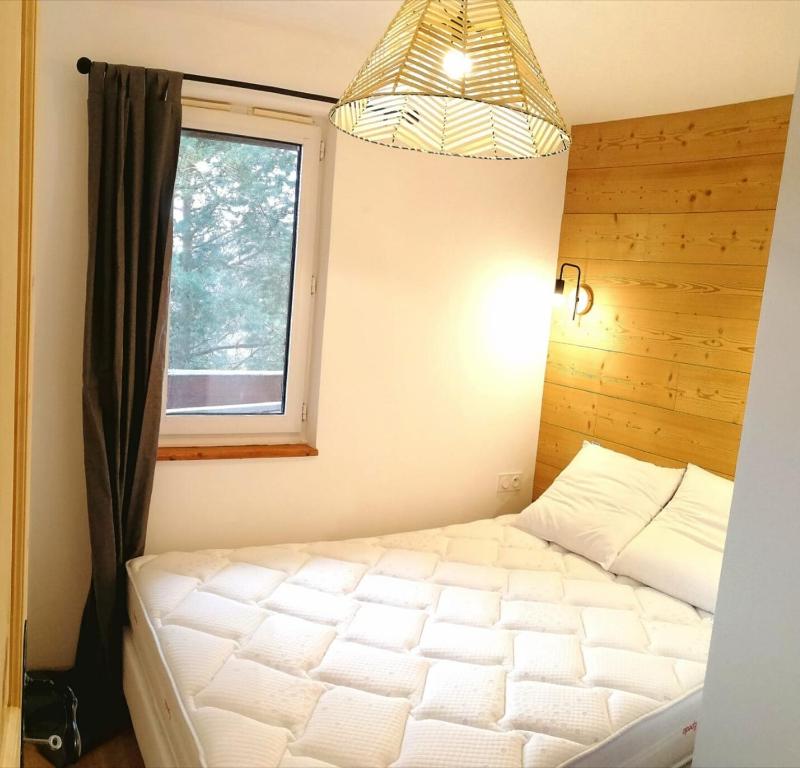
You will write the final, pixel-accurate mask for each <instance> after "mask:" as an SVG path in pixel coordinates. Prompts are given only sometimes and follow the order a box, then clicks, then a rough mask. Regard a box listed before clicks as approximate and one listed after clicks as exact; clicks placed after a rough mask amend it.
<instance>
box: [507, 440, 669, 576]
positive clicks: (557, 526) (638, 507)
mask: <svg viewBox="0 0 800 768" xmlns="http://www.w3.org/2000/svg"><path fill="white" fill-rule="evenodd" d="M683 472H684V471H683V470H682V469H667V468H665V467H657V466H656V465H655V464H648V463H647V462H646V461H639V460H638V459H634V458H631V457H630V456H626V455H625V454H623V453H617V452H616V451H610V450H608V449H607V448H601V447H600V446H599V445H594V444H593V443H588V442H585V443H584V444H583V448H581V450H580V451H579V452H578V455H577V456H576V457H575V458H574V459H573V460H572V461H571V462H570V463H569V465H568V466H567V468H566V469H565V470H564V471H563V472H562V473H561V474H560V475H559V476H558V477H557V478H556V479H555V481H554V482H553V484H552V485H551V486H550V487H549V488H548V489H547V490H546V491H545V492H544V493H543V494H542V495H541V496H540V497H539V498H538V499H537V500H536V501H534V502H533V504H531V505H530V506H529V507H528V508H527V509H524V510H523V511H522V512H521V514H520V516H519V519H518V520H517V522H516V523H514V525H516V526H517V527H518V528H522V530H525V531H529V532H530V533H532V534H534V535H535V536H538V537H539V538H542V539H546V540H547V541H554V542H556V543H557V544H560V545H561V546H562V547H565V548H566V549H569V550H571V551H572V552H577V553H578V554H579V555H583V556H584V557H588V558H589V559H590V560H594V561H595V562H596V563H600V565H602V566H603V568H608V566H609V565H611V563H612V562H614V559H615V558H616V557H617V555H618V554H619V553H620V550H621V549H622V548H623V547H624V546H625V545H626V544H627V543H628V542H629V541H630V540H631V539H632V538H633V537H634V536H635V535H636V534H637V533H639V531H641V530H642V528H644V527H645V526H646V525H647V524H648V523H649V522H650V521H651V520H652V519H653V517H654V516H655V515H656V514H658V512H659V510H661V508H662V507H663V506H664V505H665V504H666V503H667V502H668V501H669V500H670V498H671V497H672V494H673V493H675V489H676V488H677V487H678V483H680V481H681V478H682V477H683Z"/></svg>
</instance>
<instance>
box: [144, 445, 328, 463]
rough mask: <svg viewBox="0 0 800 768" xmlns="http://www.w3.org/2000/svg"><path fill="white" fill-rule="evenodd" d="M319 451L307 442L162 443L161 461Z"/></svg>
mask: <svg viewBox="0 0 800 768" xmlns="http://www.w3.org/2000/svg"><path fill="white" fill-rule="evenodd" d="M318 455H319V451H318V450H317V449H316V448H314V446H312V445H307V444H306V443H285V444H283V445H191V446H189V445H180V446H170V445H162V446H161V447H160V448H159V449H158V460H159V461H208V460H220V459H286V458H298V457H302V456H318Z"/></svg>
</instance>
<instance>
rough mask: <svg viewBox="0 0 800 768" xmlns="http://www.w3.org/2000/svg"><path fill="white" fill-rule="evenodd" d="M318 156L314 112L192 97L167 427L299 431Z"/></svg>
mask: <svg viewBox="0 0 800 768" xmlns="http://www.w3.org/2000/svg"><path fill="white" fill-rule="evenodd" d="M319 157H320V133H319V130H318V129H317V128H316V127H315V126H314V125H312V124H305V123H295V122H289V121H286V120H276V119H272V118H264V117H256V116H252V115H245V114H237V113H233V112H227V111H217V110H210V109H203V108H197V107H184V127H183V131H182V134H181V146H180V156H179V159H178V173H177V177H176V181H175V193H174V197H173V254H172V272H171V279H170V296H169V333H168V346H167V376H166V392H165V398H164V399H165V410H164V416H163V419H162V434H163V435H165V436H167V437H168V438H169V436H173V437H177V436H184V441H185V439H186V438H185V436H186V435H194V436H207V437H209V438H211V437H214V438H219V437H223V438H224V437H226V436H227V437H229V438H233V440H234V441H235V440H236V438H237V436H247V438H248V440H250V441H252V439H253V438H254V436H258V435H264V436H267V437H269V438H272V437H275V436H276V435H280V436H281V437H282V438H285V437H287V436H299V435H300V434H301V433H302V422H303V420H304V418H305V415H306V401H307V398H306V392H307V369H308V364H309V349H310V332H311V325H312V324H311V314H312V306H313V299H312V293H313V288H312V286H313V271H314V254H315V250H316V243H315V240H316V221H315V220H316V209H317V188H318V175H319ZM201 442H202V441H201ZM265 442H266V440H265Z"/></svg>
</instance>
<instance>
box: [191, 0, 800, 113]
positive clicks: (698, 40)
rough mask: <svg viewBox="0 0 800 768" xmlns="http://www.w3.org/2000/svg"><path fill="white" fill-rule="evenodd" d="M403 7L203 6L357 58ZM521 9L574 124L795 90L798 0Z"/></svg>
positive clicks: (602, 2)
mask: <svg viewBox="0 0 800 768" xmlns="http://www.w3.org/2000/svg"><path fill="white" fill-rule="evenodd" d="M399 5H400V0H226V2H224V3H219V2H214V3H212V2H210V1H209V0H199V1H198V2H197V3H195V7H196V8H198V7H199V8H202V7H203V6H206V7H205V8H202V10H205V11H209V12H211V11H212V10H213V12H214V13H216V14H220V13H224V15H225V16H227V17H230V18H238V19H239V20H242V21H246V22H248V23H272V24H277V25H280V26H282V27H293V28H297V29H302V30H307V31H309V32H312V33H314V34H315V35H325V36H330V37H333V38H337V39H339V40H340V41H341V42H342V43H344V44H346V45H347V46H348V49H352V48H359V49H361V55H360V56H359V57H358V58H359V60H361V59H362V58H363V57H365V56H366V55H367V54H368V52H369V51H370V49H371V48H372V46H373V45H374V44H375V43H376V42H377V40H378V38H379V36H380V35H381V33H382V32H383V31H384V29H385V28H386V26H387V24H388V23H389V21H390V20H391V18H392V16H393V15H394V13H395V11H396V10H397V8H398V7H399ZM515 5H516V7H517V9H518V10H519V14H520V17H521V18H522V21H523V23H524V24H525V27H526V29H527V31H528V35H529V36H530V38H531V42H532V44H533V48H534V51H535V52H536V54H537V56H538V58H539V61H540V64H541V66H542V69H543V71H544V73H545V77H546V78H547V81H548V83H549V85H550V89H551V90H552V92H553V94H554V95H555V97H556V100H557V101H558V103H559V105H560V107H561V111H562V112H563V114H564V117H565V118H566V120H567V121H568V122H570V123H572V124H576V123H587V122H596V121H601V120H612V119H615V118H623V117H631V116H635V115H646V114H659V113H663V112H678V111H682V110H686V109H693V108H699V107H707V106H713V105H717V104H727V103H733V102H737V101H748V100H750V99H758V98H765V97H768V96H777V95H781V94H786V93H790V92H793V91H794V86H795V79H796V76H797V68H798V62H799V61H800V0H516V2H515ZM352 74H355V72H353V73H352ZM346 84H347V83H346V82H343V83H342V84H341V88H342V89H343V88H344V87H345V86H346ZM334 95H335V94H334Z"/></svg>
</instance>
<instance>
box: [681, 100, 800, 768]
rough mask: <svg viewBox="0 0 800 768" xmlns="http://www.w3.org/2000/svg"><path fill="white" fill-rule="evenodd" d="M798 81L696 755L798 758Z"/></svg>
mask: <svg viewBox="0 0 800 768" xmlns="http://www.w3.org/2000/svg"><path fill="white" fill-rule="evenodd" d="M798 210H800V87H798V90H797V92H796V95H795V100H794V106H793V109H792V119H791V123H790V126H789V143H788V145H787V148H786V159H785V161H784V166H783V178H782V182H781V190H780V196H779V199H778V210H777V214H776V219H775V229H774V232H773V235H772V249H771V251H770V256H769V266H768V269H767V280H766V285H765V289H764V302H763V304H762V309H761V320H760V324H759V327H758V340H757V345H756V353H755V360H754V364H753V373H752V378H751V380H750V394H749V397H748V401H747V413H746V415H745V421H744V429H743V432H742V443H741V447H740V450H739V465H738V468H737V471H736V490H735V492H734V498H733V507H732V510H731V519H730V526H729V528H728V539H727V543H726V546H725V560H724V563H723V567H722V577H721V580H720V590H719V599H718V601H717V613H716V617H715V623H714V633H713V637H712V640H711V657H710V662H709V667H708V673H707V675H706V683H705V689H704V693H703V709H702V713H701V718H700V728H699V730H698V734H697V747H696V750H695V758H694V765H695V766H700V767H701V768H718V767H720V768H721V767H722V766H725V768H735V767H736V766H750V767H752V768H757V767H758V766H764V767H765V768H766V767H767V766H769V767H770V768H778V767H779V766H797V765H800V727H798V726H800V610H799V608H800V600H798V584H800V557H798V552H800V441H799V438H798V435H800V408H798V404H797V396H798V382H800V356H798V354H797V350H798V342H797V308H798V296H800V218H798V215H797V212H798Z"/></svg>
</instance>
